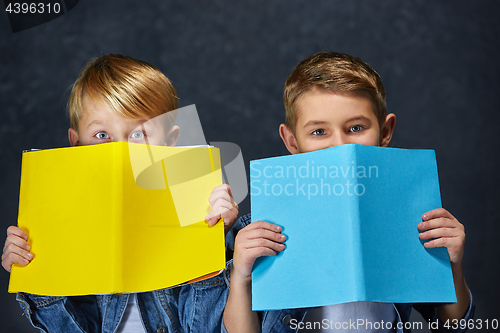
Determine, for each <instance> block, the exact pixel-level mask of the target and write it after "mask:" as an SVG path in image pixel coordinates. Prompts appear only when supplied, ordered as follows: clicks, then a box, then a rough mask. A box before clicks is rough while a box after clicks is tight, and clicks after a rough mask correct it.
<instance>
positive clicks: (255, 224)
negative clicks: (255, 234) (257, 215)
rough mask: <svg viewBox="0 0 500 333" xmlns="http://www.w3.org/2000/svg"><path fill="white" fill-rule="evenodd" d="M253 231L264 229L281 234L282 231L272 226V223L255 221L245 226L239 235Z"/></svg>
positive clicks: (276, 226) (274, 225)
mask: <svg viewBox="0 0 500 333" xmlns="http://www.w3.org/2000/svg"><path fill="white" fill-rule="evenodd" d="M254 229H266V230H270V231H273V232H281V231H282V229H281V227H280V226H279V225H276V224H272V223H269V222H265V221H255V222H252V223H250V224H249V225H247V226H246V227H244V228H243V229H241V230H240V232H239V233H245V232H249V231H250V230H254Z"/></svg>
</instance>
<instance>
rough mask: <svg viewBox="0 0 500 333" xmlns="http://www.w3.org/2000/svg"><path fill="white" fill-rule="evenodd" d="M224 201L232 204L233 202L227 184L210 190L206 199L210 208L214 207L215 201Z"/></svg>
mask: <svg viewBox="0 0 500 333" xmlns="http://www.w3.org/2000/svg"><path fill="white" fill-rule="evenodd" d="M220 199H224V200H226V201H228V202H234V201H233V195H232V192H231V187H230V186H229V185H227V184H222V185H219V186H217V187H215V188H214V189H213V190H212V193H211V194H210V196H209V197H208V202H209V203H210V206H214V205H215V203H216V202H217V200H220Z"/></svg>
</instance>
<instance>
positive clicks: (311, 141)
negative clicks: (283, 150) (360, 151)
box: [280, 89, 396, 154]
mask: <svg viewBox="0 0 500 333" xmlns="http://www.w3.org/2000/svg"><path fill="white" fill-rule="evenodd" d="M296 108H297V118H296V127H295V135H294V134H293V133H292V131H291V130H290V129H289V128H288V126H286V125H284V124H282V125H281V126H280V135H281V138H282V139H283V141H284V142H285V145H286V147H287V148H288V150H289V151H290V152H291V153H292V154H298V153H305V152H310V151H315V150H320V149H325V148H329V147H334V146H338V145H342V144H347V143H357V144H363V145H370V146H387V144H389V141H390V140H391V137H392V133H393V130H394V125H395V122H396V117H395V116H394V114H389V115H387V117H386V120H385V122H384V124H383V125H382V129H381V128H380V126H379V123H378V120H377V117H376V116H375V113H374V112H373V107H372V102H371V101H370V99H369V98H368V97H367V96H365V95H364V94H363V93H359V92H341V93H338V92H336V93H332V92H328V91H322V90H319V89H314V90H311V91H309V92H306V93H304V94H303V95H302V96H300V97H299V99H298V100H297V102H296Z"/></svg>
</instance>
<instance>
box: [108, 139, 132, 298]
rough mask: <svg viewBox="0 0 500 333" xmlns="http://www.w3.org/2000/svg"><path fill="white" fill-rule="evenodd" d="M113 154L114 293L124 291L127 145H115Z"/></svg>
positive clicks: (112, 237) (112, 239)
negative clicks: (124, 201)
mask: <svg viewBox="0 0 500 333" xmlns="http://www.w3.org/2000/svg"><path fill="white" fill-rule="evenodd" d="M113 147H114V149H113V153H112V154H111V159H112V161H111V163H112V165H113V179H112V189H111V198H112V200H111V207H110V209H111V216H112V221H111V225H112V234H111V241H112V244H113V246H112V249H113V251H114V253H113V256H112V258H113V260H112V265H113V266H114V267H113V279H112V280H113V292H120V291H122V290H123V278H122V276H123V258H122V253H123V250H122V248H123V223H122V221H123V209H124V206H123V165H124V163H126V162H128V161H125V156H128V154H125V149H128V148H127V145H126V144H120V145H113Z"/></svg>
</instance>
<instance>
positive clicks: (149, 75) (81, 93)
mask: <svg viewBox="0 0 500 333" xmlns="http://www.w3.org/2000/svg"><path fill="white" fill-rule="evenodd" d="M86 99H91V100H94V101H96V102H99V103H103V104H106V105H109V106H110V107H111V108H112V109H113V110H114V111H115V112H116V113H118V114H120V115H122V116H124V117H128V118H133V119H140V118H144V119H151V118H154V117H156V116H159V115H161V114H164V113H166V112H168V111H171V110H175V109H177V100H178V98H177V93H176V91H175V89H174V87H173V86H172V83H171V82H170V80H169V79H168V78H167V77H166V76H165V75H163V73H162V72H160V71H159V70H158V69H157V68H155V67H154V66H152V65H150V64H148V63H147V62H144V61H141V60H136V59H133V58H131V57H126V56H122V55H119V54H109V55H105V56H101V57H99V58H97V59H93V60H91V61H90V62H89V63H88V64H87V66H85V68H84V69H83V70H82V72H81V73H80V75H79V76H78V78H77V79H76V81H75V83H74V84H73V87H72V89H71V94H70V97H69V100H68V113H69V117H70V123H71V127H72V128H74V129H76V130H78V123H79V121H80V119H81V118H82V117H83V112H84V111H83V105H84V101H85V100H86Z"/></svg>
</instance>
